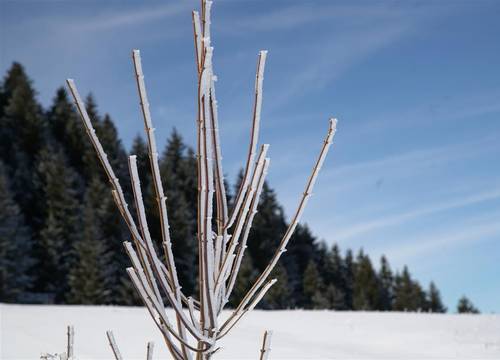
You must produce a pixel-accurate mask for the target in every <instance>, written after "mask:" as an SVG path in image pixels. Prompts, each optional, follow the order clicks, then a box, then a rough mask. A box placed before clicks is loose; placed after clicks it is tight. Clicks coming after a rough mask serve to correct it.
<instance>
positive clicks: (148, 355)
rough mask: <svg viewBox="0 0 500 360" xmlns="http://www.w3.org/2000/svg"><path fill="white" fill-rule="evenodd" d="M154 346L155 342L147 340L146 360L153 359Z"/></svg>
mask: <svg viewBox="0 0 500 360" xmlns="http://www.w3.org/2000/svg"><path fill="white" fill-rule="evenodd" d="M154 347H155V343H154V342H152V341H150V342H148V348H147V352H146V360H153V350H154Z"/></svg>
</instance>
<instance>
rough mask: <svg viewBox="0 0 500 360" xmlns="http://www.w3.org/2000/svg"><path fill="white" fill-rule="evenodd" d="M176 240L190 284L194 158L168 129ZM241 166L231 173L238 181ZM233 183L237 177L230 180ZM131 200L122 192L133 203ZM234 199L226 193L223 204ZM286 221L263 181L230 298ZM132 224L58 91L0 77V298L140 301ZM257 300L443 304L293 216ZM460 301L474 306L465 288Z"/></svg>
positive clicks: (380, 306) (407, 307) (123, 157)
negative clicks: (49, 97) (45, 102)
mask: <svg viewBox="0 0 500 360" xmlns="http://www.w3.org/2000/svg"><path fill="white" fill-rule="evenodd" d="M86 106H87V110H88V113H89V115H90V117H91V120H92V122H93V125H94V127H95V129H96V131H97V133H98V136H99V138H100V139H101V142H102V144H103V146H104V148H105V150H106V152H107V154H108V155H109V158H110V161H111V164H112V166H113V167H114V169H115V172H116V174H117V176H118V177H119V178H120V179H121V183H122V186H123V187H124V191H125V195H126V196H128V197H129V198H130V196H131V189H130V185H129V184H130V181H129V176H128V169H127V155H128V152H127V150H126V149H125V148H124V146H123V144H122V143H121V140H120V139H119V138H118V134H117V130H116V127H115V125H114V123H113V121H112V119H111V117H110V116H109V115H107V114H104V115H103V114H101V113H99V111H98V109H97V105H96V103H95V101H94V99H93V98H92V96H90V95H89V96H88V97H87V98H86ZM130 153H131V154H135V155H137V157H138V165H139V174H140V177H141V184H142V188H143V195H144V198H145V204H146V211H147V213H148V217H149V228H150V231H151V236H152V238H153V239H154V240H155V242H156V244H157V245H158V247H159V249H161V245H160V238H161V229H160V221H159V214H158V210H157V206H156V199H155V198H154V196H153V193H154V191H153V184H152V181H151V177H150V173H149V163H148V154H147V146H146V144H145V142H144V141H143V139H142V138H141V137H140V136H137V137H136V138H135V139H134V142H133V145H132V148H131V150H130ZM160 172H161V175H162V179H163V182H164V184H163V185H164V188H165V190H166V196H167V198H168V202H167V208H168V212H169V220H170V226H171V229H172V232H171V235H172V243H173V252H174V256H175V260H176V265H177V269H178V273H179V279H180V282H181V285H182V287H183V291H184V292H185V293H186V294H188V295H190V294H192V293H194V292H195V291H196V290H197V289H196V287H197V284H196V281H195V280H196V277H197V243H196V240H195V239H196V236H195V235H196V234H195V231H196V203H197V200H196V196H197V179H196V158H195V153H194V151H193V150H192V149H191V148H190V147H188V146H187V145H185V144H184V142H183V140H182V137H181V136H180V134H179V133H177V132H176V131H175V130H174V131H173V132H172V134H171V135H170V137H169V138H168V140H167V144H166V146H165V149H164V151H163V153H162V154H161V161H160ZM239 181H241V176H240V178H239V179H237V180H236V184H235V185H236V186H237V185H238V184H239ZM236 186H235V187H234V188H237V187H236ZM132 203H133V202H132V201H129V204H132ZM230 205H231V204H230ZM286 227H287V222H286V220H285V215H284V212H283V208H282V206H281V205H280V204H279V202H278V200H277V198H276V194H275V192H274V191H273V189H272V188H271V187H270V186H269V184H267V183H266V184H265V185H264V189H263V191H262V196H261V199H260V207H259V212H258V214H257V215H256V217H255V221H254V226H253V228H252V231H251V233H250V237H249V240H248V249H247V255H246V256H245V258H244V260H243V263H242V266H241V272H240V276H239V278H238V280H237V283H236V285H235V289H234V292H233V296H232V299H231V304H233V305H234V304H237V303H238V301H239V299H240V298H241V297H242V296H243V295H244V293H245V292H246V290H248V287H249V286H250V285H251V283H252V281H253V280H255V279H256V277H257V276H258V274H259V273H260V272H261V271H262V270H263V269H264V268H265V266H266V264H267V262H268V260H269V259H270V258H271V256H272V254H273V252H274V250H275V249H276V247H277V245H278V242H279V240H280V238H281V237H282V235H283V234H284V232H285V230H286ZM128 237H129V234H128V231H127V230H126V228H125V225H124V223H123V221H122V220H121V218H120V215H119V212H118V210H117V209H116V207H115V204H114V202H113V199H112V197H111V192H110V189H109V186H108V184H107V180H106V179H105V176H104V173H103V171H102V169H101V167H100V164H99V162H98V160H97V157H96V155H95V153H94V150H93V148H92V147H91V145H90V143H89V141H88V140H87V138H86V134H85V132H84V129H83V126H82V125H81V122H80V119H79V117H78V115H77V114H76V112H75V109H74V108H73V105H72V103H71V100H70V98H69V96H68V94H67V93H66V91H65V90H64V89H63V88H61V89H59V90H57V92H56V95H55V97H54V99H53V102H52V105H51V106H50V108H49V109H43V108H42V106H41V105H40V104H39V103H38V102H37V100H36V91H35V89H34V87H33V84H32V82H31V80H30V79H29V78H28V77H27V75H26V73H25V71H24V69H23V67H22V66H21V65H20V64H18V63H14V64H13V65H12V67H11V68H10V70H9V71H8V72H7V75H6V76H5V78H4V79H3V82H2V83H1V84H0V301H3V302H28V303H29V302H31V303H71V304H129V305H132V304H138V299H137V298H136V297H135V295H134V294H135V292H134V290H133V289H132V286H131V283H130V282H129V279H128V277H127V276H126V272H125V267H127V266H128V259H127V257H126V255H125V252H124V250H123V248H122V242H123V241H125V240H129V239H128ZM274 277H276V278H277V279H278V280H279V281H278V283H277V284H276V285H275V286H274V287H273V288H272V289H271V290H270V292H269V293H268V295H267V296H266V297H265V298H264V301H263V302H262V307H263V308H266V309H283V308H295V307H300V308H306V309H336V310H381V311H390V310H398V311H432V312H445V311H446V308H445V306H444V305H443V303H442V301H441V297H440V294H439V290H438V289H437V287H436V285H435V284H434V283H431V284H430V285H429V287H428V289H423V288H422V286H421V285H420V284H419V282H418V281H416V280H415V279H413V278H412V277H411V275H410V272H409V270H408V268H407V267H405V268H404V269H403V270H402V271H396V272H394V271H393V270H392V269H391V267H390V265H389V262H388V260H387V259H386V258H385V257H382V258H381V259H380V265H379V266H374V265H373V264H372V261H371V259H370V258H369V257H368V255H366V254H365V253H364V252H363V251H362V250H360V251H359V252H358V253H357V254H356V255H354V254H353V253H352V251H351V250H347V251H346V252H345V253H344V254H342V252H341V251H340V249H339V247H338V246H337V245H334V246H332V247H331V248H329V247H327V245H326V244H325V243H322V242H319V241H318V240H317V239H316V238H315V236H314V235H313V234H312V232H311V230H310V229H309V228H308V227H307V226H306V225H299V226H298V227H297V230H296V232H295V234H294V235H293V237H292V240H291V242H290V245H289V248H288V251H287V254H286V256H284V257H283V258H282V260H281V261H280V263H279V264H278V266H277V267H276V269H275V270H274ZM460 310H461V311H463V312H473V311H477V309H475V308H474V306H473V305H472V303H470V301H469V300H467V299H465V300H463V299H462V300H461V303H460Z"/></svg>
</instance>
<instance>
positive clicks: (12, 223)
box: [0, 161, 33, 302]
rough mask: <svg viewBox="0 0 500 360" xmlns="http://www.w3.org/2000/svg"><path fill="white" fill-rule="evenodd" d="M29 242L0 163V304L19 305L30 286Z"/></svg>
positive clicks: (29, 239)
mask: <svg viewBox="0 0 500 360" xmlns="http://www.w3.org/2000/svg"><path fill="white" fill-rule="evenodd" d="M32 265H33V258H32V241H31V236H30V232H29V229H28V228H27V227H26V226H25V225H24V219H23V216H22V214H21V212H20V210H19V207H18V206H17V204H16V203H15V202H14V199H13V197H12V193H11V191H10V187H9V184H8V179H7V174H6V172H5V168H4V165H3V163H2V162H1V161H0V302H18V301H22V299H23V296H24V295H26V293H27V291H28V290H29V289H30V287H31V285H32V277H31V276H30V271H29V270H30V268H31V266H32Z"/></svg>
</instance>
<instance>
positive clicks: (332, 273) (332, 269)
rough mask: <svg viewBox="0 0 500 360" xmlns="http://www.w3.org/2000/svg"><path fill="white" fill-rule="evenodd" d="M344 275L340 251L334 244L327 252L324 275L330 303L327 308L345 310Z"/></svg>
mask: <svg viewBox="0 0 500 360" xmlns="http://www.w3.org/2000/svg"><path fill="white" fill-rule="evenodd" d="M344 273H345V270H344V262H343V260H342V257H341V255H340V249H339V247H338V245H337V244H334V245H333V246H332V249H331V251H330V252H328V257H327V263H326V269H325V275H324V278H325V283H326V285H327V297H328V298H329V303H330V306H329V307H330V308H332V309H334V310H346V309H347V304H346V299H345V297H346V296H345V289H346V284H345V279H344V276H343V275H344Z"/></svg>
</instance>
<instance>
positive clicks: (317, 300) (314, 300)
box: [302, 261, 328, 309]
mask: <svg viewBox="0 0 500 360" xmlns="http://www.w3.org/2000/svg"><path fill="white" fill-rule="evenodd" d="M302 288H303V289H304V290H303V291H304V297H305V299H306V300H305V301H304V303H303V306H304V308H306V309H321V308H325V307H328V303H327V299H326V298H325V297H324V295H323V290H324V284H323V281H322V279H321V277H320V275H319V272H318V268H317V267H316V264H315V263H314V261H310V262H309V264H308V265H307V268H306V271H305V272H304V279H303V285H302Z"/></svg>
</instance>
